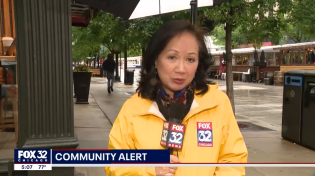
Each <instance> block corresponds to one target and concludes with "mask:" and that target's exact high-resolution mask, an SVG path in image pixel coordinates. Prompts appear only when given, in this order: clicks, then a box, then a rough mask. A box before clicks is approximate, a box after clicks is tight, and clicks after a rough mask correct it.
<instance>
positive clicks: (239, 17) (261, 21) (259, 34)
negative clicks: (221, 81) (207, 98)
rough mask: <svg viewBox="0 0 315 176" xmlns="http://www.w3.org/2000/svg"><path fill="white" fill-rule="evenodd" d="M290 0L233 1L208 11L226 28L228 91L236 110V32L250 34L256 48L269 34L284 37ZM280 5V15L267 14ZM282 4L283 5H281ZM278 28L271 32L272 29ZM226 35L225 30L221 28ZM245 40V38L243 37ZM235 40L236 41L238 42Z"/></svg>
mask: <svg viewBox="0 0 315 176" xmlns="http://www.w3.org/2000/svg"><path fill="white" fill-rule="evenodd" d="M285 3H287V0H255V1H251V2H248V1H247V0H230V1H228V2H225V3H222V4H221V5H218V6H213V7H211V8H207V9H206V10H205V15H206V16H207V17H208V19H212V20H214V21H215V23H216V24H218V25H223V26H224V30H225V50H226V55H227V62H226V72H227V73H226V87H227V89H226V93H227V95H228V97H229V99H230V101H231V105H232V108H233V111H234V112H235V106H234V91H233V74H232V46H233V40H232V37H233V31H237V30H239V32H240V33H243V34H246V35H244V38H245V39H246V40H247V42H248V43H253V44H254V47H255V48H260V47H261V44H262V42H263V40H264V39H265V38H267V37H269V38H271V39H272V40H273V41H274V42H276V43H277V42H278V41H279V40H280V39H281V38H283V34H282V33H281V29H282V27H283V22H282V21H281V20H282V19H283V14H284V12H287V11H286V10H287V9H288V7H289V6H286V5H285ZM276 5H279V9H278V10H277V14H276V15H269V16H267V15H266V14H268V13H269V12H270V11H273V9H274V7H275V6H276ZM280 6H281V7H280ZM271 27H272V28H276V30H274V31H273V32H269V31H270V30H269V29H270V28H271ZM220 32H221V34H220V35H222V31H220ZM241 41H243V40H241ZM234 42H235V41H234Z"/></svg>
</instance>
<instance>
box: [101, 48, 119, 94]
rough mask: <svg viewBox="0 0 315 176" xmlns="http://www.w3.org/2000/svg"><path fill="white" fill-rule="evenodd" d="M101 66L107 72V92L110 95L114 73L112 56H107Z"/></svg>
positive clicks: (112, 89)
mask: <svg viewBox="0 0 315 176" xmlns="http://www.w3.org/2000/svg"><path fill="white" fill-rule="evenodd" d="M102 66H103V69H104V70H105V71H106V72H107V91H108V93H109V94H110V93H111V92H114V88H113V86H114V71H115V66H116V63H115V61H114V55H113V54H108V55H107V59H106V60H105V61H104V62H103V64H102Z"/></svg>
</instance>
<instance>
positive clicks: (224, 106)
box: [105, 21, 248, 176]
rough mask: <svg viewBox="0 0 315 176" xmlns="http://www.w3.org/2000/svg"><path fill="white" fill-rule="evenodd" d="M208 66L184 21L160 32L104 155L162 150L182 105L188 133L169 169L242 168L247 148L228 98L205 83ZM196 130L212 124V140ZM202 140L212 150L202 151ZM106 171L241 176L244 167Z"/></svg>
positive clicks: (199, 40) (113, 170)
mask: <svg viewBox="0 0 315 176" xmlns="http://www.w3.org/2000/svg"><path fill="white" fill-rule="evenodd" d="M209 63H210V59H209V56H208V51H207V48H206V45H205V42H204V33H202V31H201V30H199V29H196V28H195V27H194V26H193V25H192V24H190V23H189V22H186V21H172V22H168V23H166V24H164V25H163V26H161V27H160V28H159V29H158V30H157V31H156V33H155V34H154V35H153V36H152V38H151V40H150V42H149V43H148V46H147V48H146V50H145V53H144V56H143V60H142V70H141V79H140V80H139V86H138V88H137V94H134V95H133V96H132V97H131V98H129V99H128V100H127V101H126V102H125V103H124V105H123V106H122V108H121V110H120V112H119V114H118V117H117V119H116V120H115V122H114V124H113V127H112V129H111V132H110V134H109V145H108V149H166V148H164V147H163V146H161V145H160V140H161V134H162V129H163V122H164V121H169V118H170V117H169V114H168V112H169V111H168V110H169V109H170V107H171V106H172V104H173V103H182V104H183V105H185V109H184V111H185V116H184V117H182V124H184V125H185V126H186V131H185V135H184V141H183V147H182V149H181V150H177V151H176V150H175V151H174V152H173V153H172V154H171V156H170V162H171V163H246V162H247V155H248V153H247V148H246V145H245V142H244V140H243V137H242V134H241V132H240V130H239V127H238V124H237V121H236V119H235V117H234V114H233V110H232V108H231V104H230V101H229V98H228V97H227V95H226V94H225V93H223V92H222V91H220V90H219V89H218V84H216V83H211V84H210V85H208V84H207V82H206V71H207V69H208V67H209ZM163 109H164V110H163ZM198 124H202V125H207V124H210V125H211V126H212V131H211V134H200V133H199V131H198ZM209 133H210V131H209ZM205 138H207V139H209V140H208V141H210V142H211V145H208V146H203V145H201V143H202V142H203V141H204V139H205ZM105 171H106V173H107V175H108V176H113V175H141V176H142V175H143V176H144V175H145V176H149V175H176V176H192V175H196V176H214V175H215V176H242V175H245V167H178V168H176V167H106V168H105Z"/></svg>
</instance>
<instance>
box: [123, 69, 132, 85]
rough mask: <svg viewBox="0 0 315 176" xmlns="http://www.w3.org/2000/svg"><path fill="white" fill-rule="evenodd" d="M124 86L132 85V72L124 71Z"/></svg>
mask: <svg viewBox="0 0 315 176" xmlns="http://www.w3.org/2000/svg"><path fill="white" fill-rule="evenodd" d="M125 75H126V77H125V85H133V78H134V70H126V74H125Z"/></svg>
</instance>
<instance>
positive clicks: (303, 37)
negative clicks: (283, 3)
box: [285, 0, 315, 43]
mask: <svg viewBox="0 0 315 176" xmlns="http://www.w3.org/2000/svg"><path fill="white" fill-rule="evenodd" d="M288 7H289V13H287V16H286V19H285V21H286V23H287V24H288V25H287V28H286V30H285V33H286V34H287V35H288V36H289V37H290V38H291V39H292V40H294V42H296V43H300V42H308V41H310V39H312V38H314V37H315V34H314V32H313V29H314V27H315V24H314V21H315V14H314V8H315V5H314V2H313V1H312V0H295V1H293V2H292V3H291V4H290V6H288Z"/></svg>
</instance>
